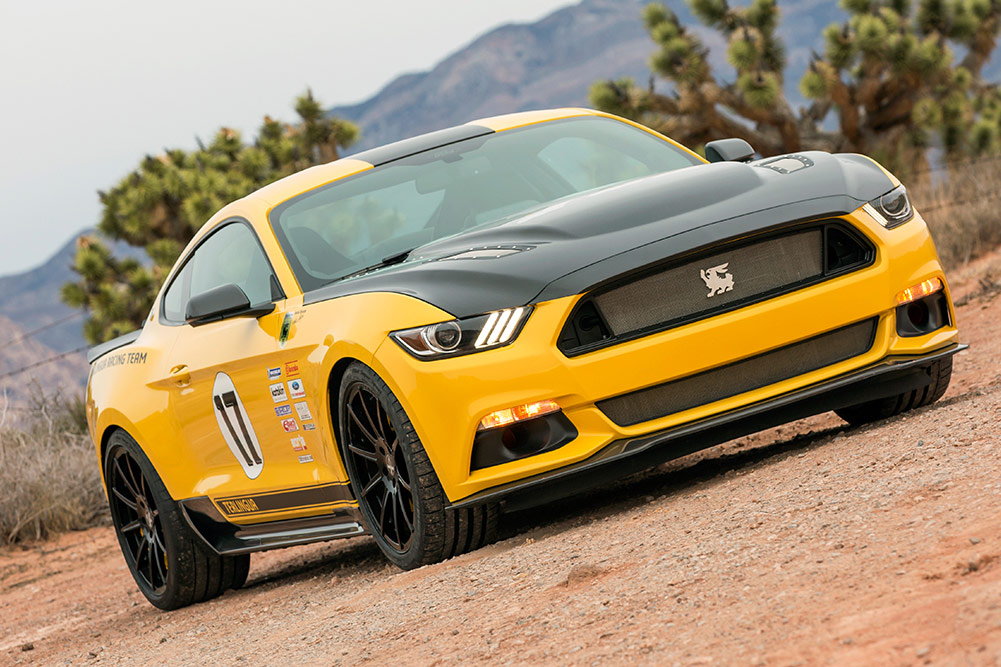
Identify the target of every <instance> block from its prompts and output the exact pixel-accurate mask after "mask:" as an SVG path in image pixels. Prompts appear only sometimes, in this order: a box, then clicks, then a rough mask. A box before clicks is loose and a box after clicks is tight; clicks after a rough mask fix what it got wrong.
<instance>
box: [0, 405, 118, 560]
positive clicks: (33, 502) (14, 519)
mask: <svg viewBox="0 0 1001 667" xmlns="http://www.w3.org/2000/svg"><path fill="white" fill-rule="evenodd" d="M82 409H83V401H82V400H80V399H77V400H71V401H63V400H61V399H59V398H58V397H56V398H52V397H49V398H44V397H43V398H39V399H35V400H34V401H33V405H32V406H31V413H30V414H31V415H32V418H31V419H30V420H29V421H28V422H27V423H26V424H22V425H20V426H5V425H3V424H2V423H0V544H13V543H16V542H23V541H27V540H33V539H43V538H46V537H49V536H51V535H54V534H57V533H60V532H64V531H67V530H80V529H83V528H89V527H90V526H93V525H96V524H99V523H103V522H106V521H107V516H108V513H107V506H108V503H107V500H106V499H105V497H104V490H103V489H102V486H101V478H100V473H99V470H98V464H97V460H96V457H95V454H94V446H93V445H92V444H91V441H90V437H89V436H88V435H87V432H86V427H85V422H84V421H82ZM0 412H2V409H0Z"/></svg>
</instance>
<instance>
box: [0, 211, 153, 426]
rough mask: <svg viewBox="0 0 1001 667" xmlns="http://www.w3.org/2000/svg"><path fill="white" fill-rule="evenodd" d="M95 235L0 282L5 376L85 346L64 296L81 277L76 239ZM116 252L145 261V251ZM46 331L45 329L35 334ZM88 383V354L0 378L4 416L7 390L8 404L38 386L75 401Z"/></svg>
mask: <svg viewBox="0 0 1001 667" xmlns="http://www.w3.org/2000/svg"><path fill="white" fill-rule="evenodd" d="M91 233H93V230H86V231H84V232H81V234H78V235H77V236H74V237H73V238H72V239H70V240H69V241H67V242H66V244H65V245H64V246H63V247H62V248H60V249H59V251H58V252H56V254H55V255H53V256H52V257H50V258H49V259H48V260H47V261H46V262H45V263H44V264H42V265H41V266H38V267H37V268H34V269H32V270H30V271H25V272H24V273H17V274H14V275H9V276H3V277H0V376H3V375H5V374H7V373H10V372H13V371H16V370H19V369H21V368H24V367H26V366H29V365H32V364H35V363H37V362H39V361H43V360H46V359H49V358H51V357H54V356H57V355H59V354H61V353H63V352H67V351H69V350H75V349H77V348H80V347H85V346H86V342H85V341H84V339H83V333H82V326H83V313H82V312H80V311H75V310H73V309H72V308H69V307H68V306H66V305H65V304H63V303H62V301H60V300H59V290H60V288H61V287H62V284H63V283H65V282H67V281H69V280H73V279H74V278H75V276H76V274H75V273H73V269H72V266H73V255H74V253H75V252H76V240H77V238H78V237H79V236H80V235H82V234H91ZM112 248H113V250H112V251H113V252H114V253H115V254H116V255H118V256H119V257H122V256H126V255H129V256H133V257H137V258H139V259H140V260H142V258H144V257H145V253H143V251H141V250H139V249H138V248H133V247H132V246H129V245H127V244H124V243H117V244H113V246H112ZM50 325H53V326H50ZM42 327H45V328H44V329H42V330H41V331H38V332H37V333H32V332H35V331H36V330H38V329H40V328H42ZM28 334H30V335H28ZM86 382H87V360H86V354H85V353H84V352H78V353H76V354H73V355H69V356H67V357H64V358H62V359H59V360H58V361H55V362H53V363H46V364H43V365H40V366H36V367H34V368H32V369H31V370H29V371H27V372H25V373H20V374H18V375H16V376H13V377H10V378H6V379H4V378H3V377H0V410H2V408H3V394H2V390H3V389H6V390H7V397H8V400H12V401H16V402H17V403H19V404H22V405H23V403H24V401H25V400H27V397H28V394H29V390H30V389H31V387H32V385H34V384H37V386H38V389H39V390H41V391H43V392H44V393H45V394H47V395H48V394H52V393H55V392H57V391H62V392H63V393H64V394H66V395H72V394H74V393H76V392H79V391H82V390H83V388H84V386H85V385H86Z"/></svg>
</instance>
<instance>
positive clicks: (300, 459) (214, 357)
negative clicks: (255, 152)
mask: <svg viewBox="0 0 1001 667" xmlns="http://www.w3.org/2000/svg"><path fill="white" fill-rule="evenodd" d="M229 283H231V284H235V285H237V286H239V287H240V288H241V289H243V291H244V292H245V293H246V295H247V297H248V298H249V299H250V302H251V304H252V305H254V306H258V305H261V304H268V303H273V304H274V305H275V309H274V311H272V312H271V313H269V314H267V315H264V316H261V317H256V318H255V317H231V318H228V319H223V320H220V321H217V322H210V323H208V324H202V325H199V326H191V325H189V324H186V323H182V322H183V319H184V318H183V312H184V309H183V307H182V304H186V303H187V302H188V300H190V298H191V297H193V296H196V295H198V294H201V293H203V292H206V291H207V290H210V289H213V288H215V287H219V286H220V285H225V284H229ZM175 288H176V291H177V293H176V295H175V294H174V292H175ZM285 306H286V300H285V299H284V295H283V294H282V293H281V290H280V288H279V287H278V282H277V280H276V279H275V277H274V273H273V271H272V268H271V264H270V263H269V262H268V259H267V256H266V255H265V253H264V250H263V249H262V247H261V245H260V243H259V241H258V239H257V236H256V234H255V233H254V231H253V229H252V228H251V226H250V225H249V224H248V223H246V222H245V221H241V220H235V221H231V222H228V223H223V224H222V225H220V226H219V227H218V228H217V229H216V230H214V231H213V232H212V233H211V234H210V235H209V236H208V237H206V239H205V240H204V241H202V243H201V244H199V245H198V246H197V247H196V249H195V250H194V252H193V253H192V254H191V256H190V257H189V259H188V260H187V262H186V263H185V265H184V267H183V268H182V270H181V271H180V272H178V274H177V277H176V278H175V279H174V283H172V285H171V287H170V288H168V292H167V293H166V295H165V298H164V310H163V313H162V319H163V320H164V321H165V322H171V323H176V324H177V325H178V326H179V327H180V331H179V333H178V336H177V340H176V342H175V344H174V347H173V349H172V350H171V352H170V355H169V356H170V362H169V367H170V368H171V374H172V377H173V378H174V384H175V386H174V388H173V389H172V400H171V408H172V410H173V412H174V415H175V416H176V418H177V420H178V423H179V427H180V429H181V431H182V432H183V433H184V437H185V440H186V444H187V446H188V448H189V452H190V456H191V457H192V459H193V460H192V461H191V464H192V465H193V466H196V467H197V470H198V471H199V473H200V475H201V478H200V481H199V482H198V484H197V488H196V489H195V491H196V495H209V496H212V497H213V498H218V497H222V496H232V495H234V494H235V495H239V494H241V493H245V492H248V491H256V490H261V489H271V488H290V487H301V486H307V485H310V484H315V481H316V462H314V460H313V458H312V456H311V455H308V454H304V453H303V452H302V451H301V448H298V447H297V444H298V443H299V440H297V439H296V437H297V436H299V435H300V434H298V433H296V432H295V431H297V430H298V429H299V423H298V421H297V420H296V419H295V418H294V412H295V411H294V409H293V405H294V397H293V396H292V395H290V394H291V393H292V390H290V389H289V388H288V384H287V383H285V382H283V381H279V380H278V378H279V377H280V376H282V375H284V374H285V373H286V367H285V365H284V363H283V361H282V353H283V351H282V349H281V345H280V342H279V339H280V333H281V327H282V321H283V319H284V317H285ZM282 379H284V378H282ZM297 386H298V385H297Z"/></svg>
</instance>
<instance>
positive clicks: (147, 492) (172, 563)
mask: <svg viewBox="0 0 1001 667" xmlns="http://www.w3.org/2000/svg"><path fill="white" fill-rule="evenodd" d="M104 475H105V477H104V478H105V480H106V483H107V488H108V503H109V505H110V507H111V519H112V522H113V523H114V526H115V533H116V534H117V535H118V544H119V545H120V546H121V548H122V555H123V556H124V557H125V562H126V564H127V565H128V566H129V571H130V572H131V573H132V578H133V579H135V581H136V584H137V585H138V586H139V590H140V591H142V594H143V595H145V596H146V599H147V600H149V601H150V603H151V604H152V605H153V606H155V607H158V608H159V609H163V610H171V609H178V608H180V607H186V606H188V605H190V604H194V603H196V602H203V601H205V600H209V599H212V598H214V597H218V596H219V595H222V594H223V593H224V592H225V591H226V590H227V589H229V588H240V587H241V586H243V584H244V583H246V581H247V573H248V572H249V570H250V556H249V554H242V555H239V556H220V555H218V554H216V553H215V552H213V551H212V550H211V549H210V548H209V547H208V545H206V544H205V543H204V542H203V541H202V539H201V538H200V537H199V536H198V535H196V534H195V533H194V532H193V531H192V530H191V528H189V527H188V524H187V523H186V522H185V521H184V517H182V516H181V509H180V507H179V506H178V504H177V503H176V502H174V500H173V499H172V498H171V497H170V494H168V493H167V488H166V487H165V486H164V484H163V481H162V480H161V479H160V476H159V475H158V474H157V473H156V470H154V469H153V465H152V464H151V463H150V461H149V459H148V458H147V457H146V455H145V454H144V453H143V451H142V448H141V447H139V445H138V443H136V441H135V440H133V439H132V437H131V436H129V435H128V434H127V433H125V431H116V432H115V433H113V434H112V435H111V438H110V439H109V441H108V449H107V452H106V454H105V457H104Z"/></svg>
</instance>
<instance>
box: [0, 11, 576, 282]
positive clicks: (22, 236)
mask: <svg viewBox="0 0 1001 667" xmlns="http://www.w3.org/2000/svg"><path fill="white" fill-rule="evenodd" d="M574 1H575V0H503V1H502V2H492V1H485V0H423V1H420V2H413V1H406V0H396V1H395V2H385V1H379V0H369V1H367V2H358V1H350V2H349V1H345V0H337V1H335V0H327V1H325V2H324V1H320V0H286V1H285V2H275V1H273V0H272V1H270V2H266V1H263V0H239V1H235V0H201V1H199V2H195V1H192V0H172V1H171V2H163V3H148V2H136V1H135V0H131V1H128V2H126V1H124V0H122V1H110V0H107V1H106V0H88V1H86V2H84V1H80V0H66V1H63V2H56V1H49V0H30V1H26V0H16V1H15V0H0V130H2V135H0V207H2V212H3V217H2V218H0V275H4V274H8V273H14V272H18V271H21V270H24V269H26V268H30V267H33V266H35V265H37V264H39V263H40V262H42V261H44V260H45V259H46V258H48V257H49V256H50V255H51V254H52V253H54V252H55V251H56V250H57V249H58V248H59V247H60V246H61V245H62V244H63V243H65V242H66V241H67V240H68V239H69V237H70V235H71V234H73V233H74V232H76V231H78V230H80V229H83V228H85V227H89V226H93V225H94V224H96V222H97V217H98V213H99V204H98V201H97V195H96V191H97V190H98V189H104V188H109V187H110V186H112V185H114V184H115V183H116V182H117V180H118V179H119V178H121V177H122V176H124V175H125V173H127V172H128V171H129V170H130V169H132V168H133V167H134V166H136V164H137V163H138V161H139V159H140V158H141V157H142V156H143V155H145V154H147V153H153V154H155V153H158V152H160V151H161V150H162V149H163V148H164V147H180V148H191V147H193V146H194V137H195V136H196V135H197V136H201V137H203V138H206V139H207V138H209V137H210V136H211V135H212V133H213V132H214V130H215V129H216V128H218V127H219V126H220V125H227V126H230V127H236V128H239V129H241V130H243V131H244V133H245V136H246V135H248V133H253V132H254V131H256V129H257V127H258V126H259V124H260V120H261V118H262V117H263V116H264V115H265V114H270V115H272V116H274V117H278V118H282V119H287V120H292V119H293V118H294V117H295V113H294V111H292V101H293V98H294V97H295V96H296V95H298V94H299V93H301V92H303V91H304V90H305V89H306V87H307V86H310V87H312V89H313V93H314V94H315V95H316V96H317V97H318V98H319V99H320V100H321V101H322V102H323V103H324V104H326V105H327V106H336V105H339V104H343V103H349V102H355V101H360V100H362V99H365V98H367V97H368V96H370V95H372V94H373V93H375V92H376V91H378V89H379V88H381V87H382V86H383V85H384V84H386V83H388V82H389V81H390V80H391V79H392V78H393V77H394V76H396V75H397V74H400V73H402V72H410V71H417V70H425V69H428V68H430V67H431V66H433V65H434V64H435V63H437V62H438V61H439V60H440V59H442V58H443V57H444V56H446V55H448V54H449V53H450V52H452V51H454V50H455V49H456V48H458V47H461V46H463V45H465V44H467V43H469V42H470V41H472V40H473V39H474V38H475V37H477V36H478V35H480V34H481V33H483V32H485V31H487V30H489V29H490V28H493V27H495V26H497V25H499V24H502V23H507V22H526V21H534V20H536V19H538V18H541V17H542V16H545V15H546V14H548V13H550V12H551V11H553V10H554V9H556V8H558V7H561V6H565V5H569V4H573V2H574ZM362 129H363V130H364V128H362Z"/></svg>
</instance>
